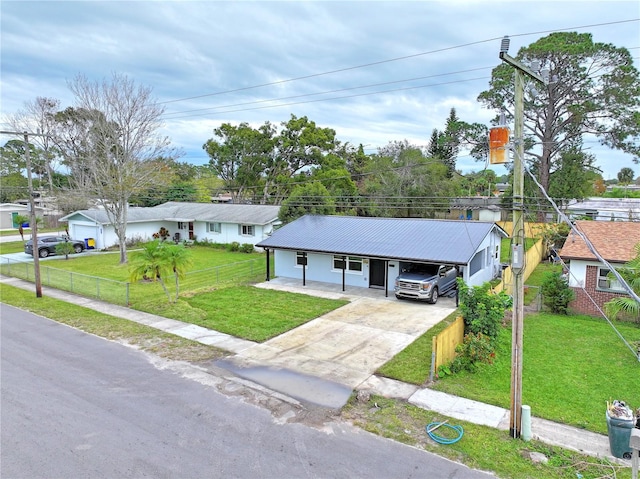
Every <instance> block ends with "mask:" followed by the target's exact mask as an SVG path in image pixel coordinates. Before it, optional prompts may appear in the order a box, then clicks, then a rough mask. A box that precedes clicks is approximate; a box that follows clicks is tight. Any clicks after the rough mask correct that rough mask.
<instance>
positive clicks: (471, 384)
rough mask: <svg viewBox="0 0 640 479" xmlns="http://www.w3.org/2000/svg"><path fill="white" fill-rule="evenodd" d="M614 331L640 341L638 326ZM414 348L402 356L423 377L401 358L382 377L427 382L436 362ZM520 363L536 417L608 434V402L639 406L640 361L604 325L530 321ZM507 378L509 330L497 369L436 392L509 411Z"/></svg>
mask: <svg viewBox="0 0 640 479" xmlns="http://www.w3.org/2000/svg"><path fill="white" fill-rule="evenodd" d="M615 325H616V327H617V328H618V330H619V331H620V333H621V334H622V336H623V337H625V338H626V340H627V341H628V342H631V343H632V342H637V341H640V328H639V327H638V326H637V325H634V324H632V323H622V322H616V323H615ZM432 335H433V333H432V332H431V331H428V332H427V333H425V336H428V337H429V338H430V337H431V336H432ZM421 339H422V338H421ZM418 341H420V339H419V340H418ZM418 341H416V343H417V342H418ZM416 343H414V345H415V344H416ZM429 343H430V341H429ZM414 345H411V346H410V347H409V348H407V349H406V350H405V351H403V353H402V354H404V355H405V356H408V357H409V358H410V359H411V360H412V361H413V362H418V363H420V364H421V365H422V374H421V375H418V376H415V375H413V374H408V373H405V372H402V371H403V368H402V367H401V366H400V365H398V364H394V363H396V362H398V361H402V362H406V363H408V360H407V359H406V358H403V357H402V356H401V355H398V356H396V357H395V358H394V359H393V360H392V361H391V362H390V363H387V364H386V365H384V366H383V367H382V368H381V369H380V371H379V373H380V374H383V375H386V376H390V377H393V378H394V379H398V380H401V381H406V382H413V383H414V384H421V383H422V382H424V381H425V380H426V379H427V378H428V371H429V368H428V365H429V364H430V362H431V354H430V347H429V351H426V348H425V346H426V344H425V345H423V346H414ZM429 346H430V344H429ZM523 361H524V362H523V374H522V377H523V403H524V404H528V405H530V406H531V411H532V414H533V415H534V416H538V417H542V418H545V419H549V420H552V421H557V422H560V423H564V424H568V425H572V426H576V427H582V428H585V429H589V430H591V431H595V432H599V433H606V432H607V427H606V422H605V420H604V414H605V407H606V406H605V405H606V401H611V400H613V399H621V400H624V401H626V402H628V403H629V404H631V405H632V406H633V407H636V408H637V407H640V395H639V393H638V378H639V377H640V362H639V361H638V360H637V359H636V358H635V357H634V355H633V352H632V351H631V350H630V349H629V348H627V346H626V345H625V344H624V343H623V342H622V341H621V339H620V338H619V337H618V335H617V334H616V332H615V331H614V330H613V328H612V327H611V326H610V325H609V324H608V323H607V322H606V321H605V320H604V319H598V318H592V317H589V316H559V315H553V314H549V313H538V314H532V315H528V316H526V317H525V321H524V344H523ZM398 371H399V372H400V373H398ZM510 375H511V328H510V327H507V328H504V329H503V330H502V331H501V334H500V337H499V341H498V347H497V351H496V359H495V362H494V364H493V365H486V366H482V367H481V368H480V369H479V371H478V372H476V373H474V374H471V373H458V374H455V375H453V376H447V377H444V378H441V379H439V380H438V381H436V382H435V384H433V386H432V387H433V388H434V389H437V390H439V391H444V392H448V393H451V394H454V395H457V396H462V397H466V398H469V399H474V400H477V401H481V402H485V403H489V404H494V405H496V406H500V407H504V408H506V409H509V407H510V377H511V376H510Z"/></svg>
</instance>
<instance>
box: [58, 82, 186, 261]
mask: <svg viewBox="0 0 640 479" xmlns="http://www.w3.org/2000/svg"><path fill="white" fill-rule="evenodd" d="M69 87H70V89H71V91H72V92H73V93H74V95H75V99H76V108H75V109H72V110H68V109H67V110H65V111H66V112H67V113H69V116H68V117H66V118H63V119H64V120H66V123H65V121H60V122H59V126H60V129H59V130H58V141H59V144H60V145H61V149H62V150H63V151H64V154H65V156H66V158H67V160H68V161H70V162H75V163H74V165H75V166H76V167H78V168H77V171H81V172H82V174H81V176H82V178H78V177H75V178H74V179H73V180H74V181H75V183H76V185H77V186H78V187H81V188H89V189H90V190H91V193H92V194H93V195H94V196H95V197H96V198H97V200H98V202H99V203H100V204H101V205H102V207H103V208H104V210H105V212H106V214H107V217H108V218H109V222H110V224H111V225H112V226H113V228H114V230H115V233H116V235H117V237H118V243H119V246H120V263H126V262H127V254H126V232H127V208H128V203H129V198H130V197H131V196H132V195H134V194H135V193H137V192H139V191H141V190H143V189H144V188H147V187H148V186H149V185H151V184H153V183H154V182H155V181H157V174H158V169H157V168H154V160H156V159H158V158H160V157H164V158H176V157H178V156H179V154H178V152H177V151H176V150H175V149H173V148H172V147H171V146H170V142H169V139H168V138H167V137H164V136H161V135H160V134H159V132H158V131H159V129H160V128H161V127H162V120H161V115H162V114H163V113H164V108H163V107H161V106H160V105H159V104H158V103H157V102H156V101H155V100H154V99H153V98H152V96H151V89H150V88H148V87H144V86H136V85H135V83H134V81H133V80H131V79H130V78H128V77H127V76H125V75H121V74H118V73H114V74H113V76H112V77H111V79H110V80H106V79H104V80H102V81H96V82H93V81H90V80H89V79H87V78H86V77H85V76H83V75H78V76H77V77H75V78H74V79H73V80H72V81H70V82H69ZM83 133H84V136H83ZM80 165H81V166H82V167H81V168H80V167H79V166H80ZM77 171H76V173H74V175H75V174H77Z"/></svg>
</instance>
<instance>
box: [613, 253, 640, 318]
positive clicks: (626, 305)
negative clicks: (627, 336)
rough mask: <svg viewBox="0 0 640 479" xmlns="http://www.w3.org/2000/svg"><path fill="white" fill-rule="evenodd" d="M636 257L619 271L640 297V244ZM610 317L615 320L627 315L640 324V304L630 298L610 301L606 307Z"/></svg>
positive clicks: (621, 297)
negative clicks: (619, 316) (621, 314)
mask: <svg viewBox="0 0 640 479" xmlns="http://www.w3.org/2000/svg"><path fill="white" fill-rule="evenodd" d="M635 250H636V256H635V258H633V259H632V260H630V261H629V262H627V263H625V265H624V266H623V267H622V268H620V269H619V270H618V273H620V276H622V277H623V278H624V280H625V281H626V282H627V284H628V285H629V286H631V289H633V291H634V292H636V293H637V294H639V295H640V243H638V244H636V246H635ZM604 310H605V312H606V313H607V315H608V316H611V317H613V318H615V317H616V316H618V315H619V314H620V313H626V314H628V315H629V316H631V317H633V318H635V320H636V321H638V322H640V303H638V301H636V300H635V299H634V298H632V297H630V296H620V297H617V298H614V299H612V300H611V301H608V302H607V303H605V305H604Z"/></svg>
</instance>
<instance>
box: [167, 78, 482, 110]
mask: <svg viewBox="0 0 640 479" xmlns="http://www.w3.org/2000/svg"><path fill="white" fill-rule="evenodd" d="M491 68H494V67H493V66H488V67H478V68H471V69H468V70H459V71H456V72H448V73H438V74H435V75H427V76H423V77H415V78H407V79H404V80H392V81H387V82H381V83H371V84H368V85H361V86H354V87H347V88H338V89H335V90H327V91H322V92H316V93H305V94H301V95H291V96H285V97H279V98H271V99H266V100H255V101H248V102H244V103H234V104H230V105H219V106H212V107H207V108H196V109H193V110H184V111H179V112H173V113H166V114H165V115H164V117H165V118H166V117H168V116H173V115H181V114H183V113H192V112H197V111H205V110H217V109H221V108H232V107H236V106H246V105H255V104H260V103H267V102H270V101H281V100H291V99H295V98H304V97H309V96H318V95H327V94H330V93H339V92H343V91H350V90H359V89H362V88H372V87H376V86H383V85H392V84H394V83H404V82H410V81H417V80H425V79H427V78H435V77H441V76H448V75H457V74H459V73H469V72H474V71H479V70H489V69H491ZM388 91H396V90H388ZM385 92H386V91H385ZM278 106H280V105H278ZM223 113H224V112H223ZM177 118H182V117H177ZM172 119H173V118H172Z"/></svg>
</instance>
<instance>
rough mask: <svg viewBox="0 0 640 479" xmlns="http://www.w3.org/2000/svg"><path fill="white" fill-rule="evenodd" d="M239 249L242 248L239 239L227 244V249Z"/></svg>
mask: <svg viewBox="0 0 640 479" xmlns="http://www.w3.org/2000/svg"><path fill="white" fill-rule="evenodd" d="M239 250H240V243H238V242H237V241H234V242H233V243H229V244H227V251H231V252H235V251H239Z"/></svg>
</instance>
